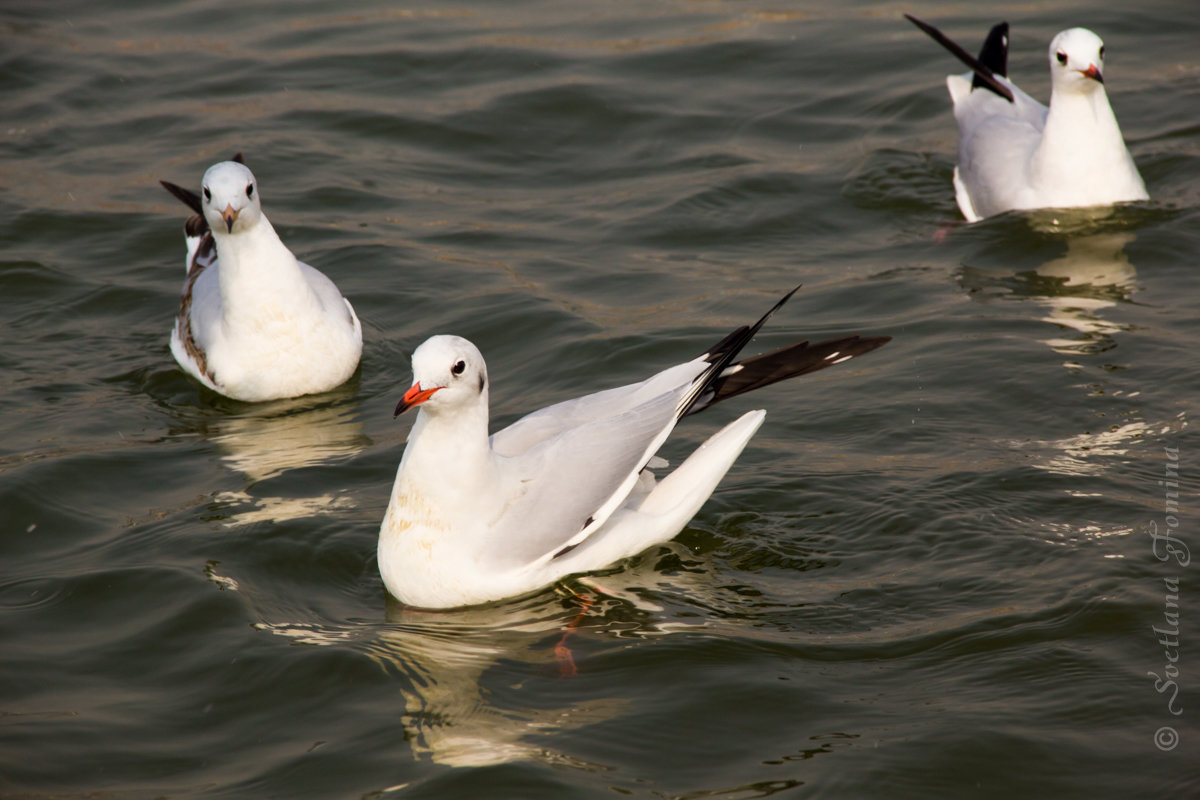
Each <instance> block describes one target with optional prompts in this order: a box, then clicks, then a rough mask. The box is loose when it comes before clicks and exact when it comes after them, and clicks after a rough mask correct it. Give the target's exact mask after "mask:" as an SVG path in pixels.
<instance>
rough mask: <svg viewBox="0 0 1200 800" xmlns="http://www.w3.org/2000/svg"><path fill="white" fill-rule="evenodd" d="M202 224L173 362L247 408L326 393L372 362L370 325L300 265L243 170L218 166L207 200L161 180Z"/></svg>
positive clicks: (192, 241)
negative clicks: (366, 356)
mask: <svg viewBox="0 0 1200 800" xmlns="http://www.w3.org/2000/svg"><path fill="white" fill-rule="evenodd" d="M160 183H162V185H163V186H164V187H166V189H167V190H168V191H169V192H171V194H173V195H175V196H176V197H178V198H179V199H180V200H182V201H183V202H184V203H186V204H187V205H188V207H189V208H191V209H192V210H193V211H194V212H196V215H195V216H193V217H191V218H190V219H188V221H187V223H186V224H185V225H184V234H185V236H186V238H187V261H186V268H187V278H186V280H185V281H184V283H183V293H182V297H181V298H180V302H179V316H178V317H177V318H176V320H175V329H174V330H173V331H172V332H171V353H172V354H173V355H174V356H175V360H176V361H178V362H179V365H180V366H181V367H183V369H184V370H185V371H186V372H187V373H189V374H190V375H192V376H193V377H195V378H196V380H198V381H200V382H201V383H203V384H204V385H205V386H207V387H208V388H210V389H212V390H213V391H216V392H220V393H221V394H223V395H225V396H226V397H232V398H234V399H235V400H245V401H247V402H260V401H264V400H277V399H280V398H284V397H297V396H299V395H304V394H311V393H314V392H324V391H328V390H329V389H332V388H334V387H335V386H339V385H341V384H342V383H345V382H346V380H348V379H349V378H350V376H351V375H352V374H354V370H355V369H356V368H357V367H358V360H359V357H360V356H361V355H362V325H361V324H360V323H359V321H358V317H357V316H356V315H355V313H354V309H353V307H351V305H350V302H349V301H348V300H346V299H345V298H344V297H342V295H341V292H339V291H338V288H337V286H335V285H334V284H333V281H331V280H329V278H327V277H325V275H323V274H322V273H321V272H319V271H318V270H316V269H315V268H313V267H310V266H309V265H308V264H305V263H304V262H302V261H299V260H297V259H296V257H295V256H294V255H292V251H291V250H289V249H288V248H287V246H286V245H284V243H283V242H282V241H280V239H279V235H278V234H276V233H275V229H274V228H273V227H271V223H270V222H268V221H267V217H266V215H264V214H263V213H262V206H261V205H260V202H259V192H258V182H257V181H256V180H255V179H254V174H253V173H252V172H250V170H249V169H247V168H246V166H245V164H243V163H242V158H241V153H238V154H237V155H236V156H234V158H233V160H232V161H222V162H221V163H219V164H214V165H213V166H211V167H209V169H208V171H207V172H205V173H204V180H203V181H202V183H201V187H202V188H201V194H202V195H203V197H201V196H200V195H197V194H196V193H194V192H192V191H190V190H188V189H184V188H182V187H180V186H176V185H175V184H173V183H168V182H167V181H160Z"/></svg>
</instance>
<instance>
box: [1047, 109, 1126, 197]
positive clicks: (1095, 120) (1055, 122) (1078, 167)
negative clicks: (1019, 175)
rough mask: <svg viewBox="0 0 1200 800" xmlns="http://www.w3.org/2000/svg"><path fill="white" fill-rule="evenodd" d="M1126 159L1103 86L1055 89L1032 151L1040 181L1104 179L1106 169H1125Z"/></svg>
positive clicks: (1058, 181)
mask: <svg viewBox="0 0 1200 800" xmlns="http://www.w3.org/2000/svg"><path fill="white" fill-rule="evenodd" d="M1125 162H1130V164H1129V165H1130V166H1131V165H1132V162H1131V161H1130V159H1129V155H1128V151H1127V150H1126V149H1125V140H1124V139H1123V138H1122V137H1121V128H1120V127H1119V126H1118V125H1117V118H1116V116H1114V115H1113V111H1112V107H1111V106H1110V105H1109V104H1108V95H1107V94H1105V92H1104V87H1102V86H1097V87H1096V88H1095V89H1094V90H1093V91H1090V92H1070V91H1062V92H1056V93H1055V95H1054V97H1053V98H1051V103H1050V110H1049V113H1048V114H1047V115H1046V126H1045V128H1044V129H1043V131H1042V140H1041V143H1040V144H1039V145H1038V148H1037V151H1036V152H1035V153H1034V155H1033V169H1034V174H1036V175H1038V176H1040V180H1041V181H1042V182H1047V183H1051V184H1055V183H1057V184H1060V185H1062V186H1070V185H1073V184H1079V183H1080V182H1081V180H1083V181H1087V180H1103V179H1104V173H1105V172H1110V171H1111V170H1113V169H1127V168H1128V167H1127V166H1126V163H1125Z"/></svg>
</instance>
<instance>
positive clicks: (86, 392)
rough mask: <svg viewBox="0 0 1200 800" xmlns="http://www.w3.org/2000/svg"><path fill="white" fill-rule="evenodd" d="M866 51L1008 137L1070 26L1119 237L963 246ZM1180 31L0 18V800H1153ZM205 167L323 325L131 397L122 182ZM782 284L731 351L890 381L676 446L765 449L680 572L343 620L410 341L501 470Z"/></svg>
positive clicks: (1026, 8) (695, 536)
mask: <svg viewBox="0 0 1200 800" xmlns="http://www.w3.org/2000/svg"><path fill="white" fill-rule="evenodd" d="M905 11H908V12H911V13H914V14H916V15H917V16H921V17H923V18H926V19H928V20H929V21H931V22H933V23H935V24H937V25H939V26H941V27H942V28H943V29H945V30H946V31H947V32H948V33H950V34H951V35H953V36H955V37H960V38H961V39H962V40H963V41H964V43H965V44H966V45H968V49H972V50H973V49H975V47H977V45H978V43H979V41H981V40H982V37H983V35H984V34H985V32H986V30H987V28H988V27H989V26H990V25H991V24H992V23H994V22H996V21H998V20H999V19H1007V20H1008V21H1009V22H1010V23H1011V24H1012V54H1011V61H1010V70H1011V74H1012V75H1013V76H1014V77H1015V78H1016V79H1017V81H1018V82H1019V83H1021V84H1022V85H1023V86H1024V87H1025V88H1026V89H1028V90H1029V91H1031V92H1032V93H1033V94H1035V95H1037V96H1039V97H1042V98H1045V97H1046V96H1047V92H1048V77H1047V73H1046V66H1045V59H1046V54H1045V48H1046V44H1047V42H1048V41H1049V39H1050V38H1051V36H1052V35H1053V34H1054V33H1055V32H1056V31H1058V30H1060V29H1062V28H1066V27H1069V26H1072V25H1086V26H1087V27H1090V28H1093V29H1094V30H1096V31H1097V32H1099V33H1100V34H1101V35H1102V36H1103V37H1104V38H1105V41H1106V44H1107V48H1108V63H1107V66H1106V70H1105V71H1106V80H1107V85H1108V89H1109V92H1110V96H1111V98H1112V101H1113V105H1114V108H1115V109H1116V113H1117V115H1118V118H1119V119H1120V121H1121V124H1122V127H1123V130H1124V132H1125V135H1126V138H1127V140H1128V142H1129V144H1130V149H1131V152H1132V153H1133V156H1134V158H1135V160H1136V161H1137V163H1138V166H1139V167H1140V169H1141V171H1142V174H1143V175H1144V176H1145V178H1146V182H1147V185H1148V187H1149V190H1150V193H1151V195H1152V200H1151V201H1150V202H1146V203H1139V204H1135V205H1133V206H1130V207H1126V208H1121V209H1118V210H1112V211H1106V212H1095V213H1092V212H1079V213H1072V214H1052V213H1043V214H1032V215H1009V216H1004V217H1000V218H995V219H992V220H988V221H985V222H983V223H980V224H976V225H970V226H966V225H963V224H961V222H960V217H959V214H958V212H957V208H956V206H955V204H954V199H953V194H952V191H951V187H950V175H951V170H952V167H953V153H954V146H955V136H956V134H955V130H954V127H953V119H952V116H951V113H950V108H949V99H948V97H947V95H946V92H945V88H944V85H943V79H944V76H945V75H946V74H947V73H949V72H955V71H958V68H957V67H956V66H955V62H954V61H953V60H952V59H951V57H950V56H949V55H948V54H946V53H945V52H943V51H942V50H941V49H940V48H938V47H937V46H936V45H935V44H934V43H933V42H931V41H930V40H928V39H927V38H926V37H925V36H924V35H923V34H921V33H920V32H919V31H917V30H916V29H915V28H913V27H912V26H911V25H909V24H908V23H907V22H906V21H905V20H904V19H903V18H902V16H901V14H902V13H903V12H905ZM1198 38H1200V17H1197V16H1196V13H1195V9H1194V8H1193V7H1192V5H1191V4H1189V3H1184V2H1174V3H1172V2H1147V3H1142V4H1139V6H1138V7H1137V9H1136V10H1133V9H1127V8H1122V7H1120V6H1119V4H1118V5H1113V4H1098V3H1082V2H1066V3H1048V2H1034V3H1001V4H999V5H996V4H988V5H986V6H984V5H982V4H972V5H970V6H968V5H966V4H962V5H958V4H955V5H950V4H935V3H926V4H916V5H905V4H893V3H840V4H837V3H812V4H809V3H804V4H802V3H788V2H784V3H780V4H774V5H762V4H756V3H754V2H745V3H743V2H666V1H662V2H660V1H659V0H651V2H642V3H618V2H597V3H577V4H560V3H537V2H523V1H522V2H512V3H472V2H448V3H443V4H420V3H385V2H363V3H352V4H349V5H347V4H344V3H334V2H326V1H325V0H321V1H319V2H310V3H290V2H281V1H280V0H264V1H263V2H254V0H251V1H250V2H238V3H231V2H224V0H220V1H217V2H214V1H212V0H205V2H179V3H158V2H136V3H135V2H128V3H95V2H78V1H77V2H66V1H64V2H48V3H40V4H33V3H26V4H23V5H21V4H9V7H8V8H6V9H5V10H4V11H2V12H0V109H2V110H3V120H2V124H0V187H2V190H0V243H2V247H0V381H2V387H3V391H2V392H0V436H2V438H0V525H2V528H0V642H3V646H2V647H0V795H2V796H4V797H21V798H26V797H35V798H69V797H121V798H126V797H128V798H159V797H171V798H190V797H231V798H232V797H238V798H241V797H280V798H284V797H286V798H310V797H311V798H328V797H348V798H355V797H376V798H378V797H390V796H397V797H431V798H432V797H437V798H445V797H505V798H509V797H511V798H540V797H547V798H548V797H555V798H561V797H571V798H585V797H596V798H609V797H612V796H613V795H614V793H615V794H616V795H618V796H633V797H644V798H666V797H686V798H700V797H710V796H711V797H725V798H736V799H737V800H745V799H747V798H754V797H766V796H768V795H779V796H782V797H803V796H812V797H837V798H863V797H897V798H906V797H912V798H926V797H996V798H1011V797H1014V796H1034V797H1051V796H1053V797H1064V796H1071V797H1088V798H1098V797H1105V798H1109V797H1111V798H1131V797H1158V796H1162V797H1183V796H1194V795H1195V793H1196V791H1197V786H1198V785H1200V767H1198V766H1197V764H1200V761H1198V760H1197V759H1196V757H1195V756H1196V753H1197V752H1200V751H1198V750H1197V744H1198V743H1200V726H1198V725H1197V724H1196V721H1197V719H1200V701H1198V698H1200V682H1198V681H1197V680H1196V678H1195V676H1196V675H1197V674H1198V671H1200V649H1198V648H1197V642H1200V625H1197V619H1198V618H1200V606H1198V605H1197V603H1196V601H1195V599H1194V598H1195V597H1196V596H1197V593H1198V592H1200V582H1198V581H1197V575H1198V574H1200V572H1198V570H1200V566H1197V564H1195V563H1190V562H1188V561H1187V559H1186V558H1184V555H1183V554H1184V551H1183V550H1182V549H1180V548H1181V547H1183V546H1184V545H1178V546H1176V547H1175V549H1174V551H1170V550H1168V549H1167V547H1168V546H1169V545H1172V542H1170V541H1166V540H1163V539H1162V538H1161V537H1162V536H1165V535H1167V534H1168V533H1169V534H1173V535H1174V536H1175V542H1176V543H1177V544H1178V542H1183V543H1190V544H1191V545H1196V544H1197V542H1200V537H1197V535H1196V533H1195V531H1196V527H1195V525H1194V522H1195V520H1197V519H1200V505H1198V504H1197V502H1196V498H1197V496H1198V494H1200V488H1198V487H1200V483H1197V481H1195V480H1194V479H1193V475H1197V474H1200V440H1198V439H1197V437H1196V435H1195V433H1194V429H1193V428H1192V427H1191V422H1192V418H1193V416H1194V415H1195V414H1196V413H1197V397H1198V391H1200V371H1198V369H1197V367H1198V362H1197V356H1196V353H1197V352H1198V350H1200V301H1198V298H1200V263H1198V262H1200V256H1198V255H1197V254H1198V253H1200V213H1198V212H1200V188H1198V187H1200V125H1198V124H1197V119H1200V62H1197V59H1196V49H1195V43H1196V41H1197V39H1198ZM238 151H243V152H244V153H245V155H246V160H247V162H248V164H249V165H250V166H251V168H252V169H253V170H254V171H255V173H256V175H257V177H258V179H259V182H260V190H261V194H262V196H263V198H264V208H265V210H266V213H267V214H268V215H269V216H270V218H271V220H272V221H273V223H274V224H275V227H276V228H277V229H278V230H279V231H280V233H281V235H282V236H283V237H284V240H285V241H286V242H288V243H289V245H290V246H291V247H292V249H293V250H294V251H295V252H296V253H297V254H298V255H299V256H300V257H301V258H303V259H304V260H306V261H308V262H310V263H312V264H314V265H317V266H319V267H320V268H321V269H322V270H324V271H325V272H326V273H327V274H329V275H330V276H331V277H332V278H333V279H334V280H335V281H337V283H338V284H339V286H340V287H341V289H342V291H343V292H344V293H345V294H346V296H347V297H349V298H350V300H351V301H352V302H353V303H354V305H355V307H356V309H357V310H358V313H359V315H360V317H361V318H362V321H363V327H364V333H365V340H366V343H365V350H364V356H363V362H362V367H361V369H360V371H359V374H358V375H356V376H355V378H354V379H353V380H352V381H351V382H350V383H349V384H347V385H346V386H344V387H342V388H340V389H338V390H337V391H334V392H331V393H329V394H326V395H320V396H316V397H308V398H302V399H299V400H295V401H289V402H281V403H273V404H266V405H258V406H251V405H244V404H240V403H236V402H233V401H229V400H225V399H222V398H220V397H218V396H215V395H213V394H212V393H209V392H208V391H206V390H204V389H203V388H201V387H199V386H198V385H197V384H196V383H195V382H194V381H192V380H190V379H189V378H187V377H186V376H185V375H184V374H183V373H182V372H181V371H180V370H179V369H178V368H177V367H176V365H175V364H174V362H173V361H172V359H171V356H170V353H169V351H168V347H167V341H168V333H169V330H170V327H171V324H172V317H173V314H174V312H175V309H176V308H177V305H178V293H179V288H180V285H181V282H182V279H183V258H184V249H183V239H182V230H181V226H182V222H183V219H184V217H185V216H186V214H187V211H186V209H184V208H183V207H182V206H181V205H179V204H178V203H177V202H176V201H175V200H174V199H173V198H171V197H170V196H169V195H167V194H166V193H165V192H163V191H162V190H161V188H160V187H159V186H158V184H157V181H158V179H160V178H164V179H167V180H171V181H174V182H176V183H180V184H183V185H187V186H198V184H199V180H200V176H201V174H202V173H203V171H204V169H205V168H206V167H207V166H209V165H210V164H212V163H213V162H216V161H219V160H223V159H225V158H227V157H229V156H231V155H232V154H233V153H235V152H238ZM797 283H803V284H804V288H803V289H802V290H801V292H800V293H798V294H797V295H796V297H795V298H794V299H793V300H792V301H791V303H789V304H788V305H787V306H786V307H785V308H784V309H783V310H782V311H781V312H780V313H779V314H778V315H777V316H776V318H775V319H774V320H772V322H771V324H770V325H769V326H768V327H767V328H765V329H764V330H763V331H762V332H761V334H760V336H759V337H758V340H757V342H756V343H755V345H754V347H755V348H756V349H762V350H766V349H769V348H772V347H776V346H780V345H783V344H786V343H789V342H791V341H794V340H795V339H798V338H801V337H828V336H835V335H842V334H847V333H864V334H890V335H892V336H894V337H895V340H894V341H893V342H892V343H891V344H889V345H888V346H887V347H886V348H884V349H882V350H880V351H878V352H876V353H872V354H870V355H869V356H866V357H864V358H862V359H861V360H857V361H854V362H852V363H851V364H848V365H845V366H842V367H838V368H836V369H831V370H828V371H825V372H821V373H819V374H817V375H814V376H811V377H806V378H803V379H801V380H798V381H795V382H792V383H786V384H781V385H779V386H775V387H772V388H769V389H765V390H763V391H761V392H759V393H758V394H757V395H756V396H755V398H751V399H746V398H743V399H739V400H736V401H731V402H730V404H729V406H728V407H721V406H719V407H718V408H716V409H714V410H713V411H711V412H706V413H705V414H703V415H700V416H699V417H697V418H694V419H689V420H688V421H687V423H686V424H684V425H682V426H681V427H680V429H679V430H678V432H677V434H676V436H675V437H674V439H673V442H672V444H671V445H670V446H669V447H668V449H667V453H666V455H668V457H670V458H672V459H673V460H676V461H677V460H678V459H679V458H681V457H682V456H684V455H686V454H687V453H688V452H689V450H690V448H693V447H695V446H696V445H697V444H699V443H700V442H701V441H703V439H704V438H705V437H706V436H707V435H708V434H710V433H712V432H713V431H715V430H716V429H717V428H718V427H720V426H721V425H723V424H724V423H726V422H728V421H729V420H730V419H732V418H733V416H734V415H735V414H737V413H740V411H743V410H746V409H749V408H754V407H763V408H766V409H767V411H768V414H767V419H766V423H765V424H764V426H763V428H762V430H761V431H760V432H759V433H758V435H757V436H756V437H755V439H754V440H753V441H752V442H751V444H750V446H749V447H748V448H747V450H746V452H745V453H744V454H743V456H742V458H741V459H740V460H739V462H738V463H737V464H736V465H735V467H734V468H733V470H732V471H731V472H730V474H729V475H728V476H727V477H726V479H725V481H724V482H723V483H722V485H721V487H720V488H719V489H718V491H717V493H716V494H715V495H714V497H713V498H712V500H710V501H709V503H708V504H707V505H706V506H705V507H704V509H703V510H702V511H701V512H700V514H699V515H698V516H697V517H696V518H695V519H694V520H693V521H692V523H691V524H690V525H689V526H688V527H687V529H686V530H685V531H684V532H683V533H682V534H680V536H679V537H677V539H676V540H674V541H673V542H671V543H670V544H668V545H666V546H663V547H659V548H655V549H653V550H651V551H649V552H646V553H644V554H642V555H641V556H639V557H637V558H635V559H633V560H631V561H629V562H627V563H623V564H620V565H616V566H614V568H613V569H611V570H608V571H606V572H605V573H604V574H601V575H594V576H589V577H587V578H586V579H578V580H572V581H570V582H569V583H567V584H564V585H561V586H558V587H554V588H552V589H548V590H546V591H543V592H541V593H538V594H535V595H533V596H530V597H526V598H522V599H517V600H514V601H511V602H508V603H500V604H495V605H492V606H487V607H482V608H476V609H469V610H464V611H460V612H446V613H429V612H418V611H414V610H412V609H406V608H403V607H401V606H399V605H398V604H396V603H395V602H394V601H389V600H388V598H387V596H386V593H385V592H384V589H383V586H382V583H381V581H380V578H379V574H378V570H377V567H376V564H375V542H376V536H377V532H378V526H379V522H380V520H381V518H382V516H383V512H384V508H385V506H386V504H387V498H388V493H389V490H390V487H391V483H392V480H393V477H394V474H395V469H396V465H397V463H398V462H399V459H400V455H401V453H402V451H403V442H404V438H405V435H406V432H407V430H408V426H409V425H410V424H411V419H407V418H402V419H400V420H395V421H394V420H393V419H392V414H391V410H392V408H393V406H394V405H395V403H396V401H397V400H398V399H399V396H400V394H402V393H403V391H404V389H406V388H407V386H408V385H409V381H410V378H411V373H410V370H409V363H408V359H409V356H410V354H411V352H412V350H413V348H415V347H416V345H417V344H419V343H420V342H421V341H422V340H423V339H424V338H425V337H427V336H429V335H431V334H434V333H448V332H453V333H458V334H461V335H464V336H467V337H469V338H471V339H472V340H473V341H475V342H476V343H478V344H479V345H480V347H481V349H482V350H483V352H484V354H485V356H486V357H487V359H488V364H489V368H490V370H491V375H492V406H493V417H494V419H495V421H496V422H497V423H503V422H506V421H511V420H512V419H515V418H516V417H517V416H518V415H520V414H521V413H524V412H526V411H528V410H531V409H533V408H536V407H540V406H542V405H545V404H547V403H550V402H553V401H556V400H560V399H564V398H567V397H570V396H573V395H575V394H579V393H583V392H588V391H594V390H598V389H602V388H606V387H607V386H611V385H617V384H619V383H621V382H628V381H632V380H635V379H639V378H641V377H643V376H645V375H647V374H649V372H651V371H653V370H655V369H657V368H659V367H662V366H666V365H669V364H672V363H676V362H677V361H680V360H683V359H685V358H688V357H691V356H692V355H694V354H696V353H698V352H702V351H703V349H704V348H705V347H706V346H708V345H709V344H711V343H712V342H714V341H716V340H717V339H718V338H720V337H721V336H722V335H724V333H725V332H726V331H727V330H729V329H730V328H731V327H733V326H735V325H738V324H742V323H744V322H748V321H751V320H753V319H754V318H756V317H757V316H758V315H759V314H760V313H761V312H762V311H763V310H765V309H766V308H767V307H768V306H769V305H770V304H771V303H772V302H773V301H774V299H775V298H776V297H778V296H779V295H781V294H783V293H784V292H785V291H787V290H788V289H789V288H791V287H792V286H794V285H795V284H797ZM735 406H736V407H735ZM1176 478H1178V480H1176ZM1176 484H1177V485H1176ZM1175 494H1177V495H1178V497H1177V498H1176V497H1172V495H1175ZM1155 534H1157V535H1158V536H1159V537H1160V538H1159V539H1157V540H1156V539H1155V538H1154V535H1155ZM1156 548H1157V549H1156ZM1160 556H1161V559H1160V558H1159V557H1160ZM1156 627H1157V628H1159V629H1160V631H1159V632H1155V628H1156ZM1162 630H1168V631H1170V630H1175V631H1176V633H1174V634H1171V633H1166V634H1164V633H1162ZM1160 638H1162V639H1164V640H1166V643H1162V642H1159V641H1156V640H1158V639H1160ZM1176 640H1178V641H1179V644H1178V645H1172V644H1171V643H1170V642H1172V641H1176ZM1172 658H1174V659H1176V660H1175V661H1174V662H1172V661H1171V659H1172ZM1156 676H1157V677H1158V678H1160V679H1163V680H1166V679H1168V678H1169V677H1172V676H1173V677H1174V683H1173V684H1172V683H1164V682H1160V683H1159V685H1158V688H1156ZM1160 690H1161V691H1160ZM1173 710H1175V711H1181V713H1179V714H1174V713H1172V711H1173ZM1172 734H1174V735H1175V736H1176V737H1177V739H1174V740H1173V739H1172ZM1172 747H1173V749H1172Z"/></svg>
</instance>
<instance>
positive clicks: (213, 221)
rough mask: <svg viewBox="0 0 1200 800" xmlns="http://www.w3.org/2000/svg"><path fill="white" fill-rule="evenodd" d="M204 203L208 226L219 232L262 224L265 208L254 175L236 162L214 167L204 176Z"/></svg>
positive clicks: (232, 231) (214, 165) (202, 201)
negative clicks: (260, 199)
mask: <svg viewBox="0 0 1200 800" xmlns="http://www.w3.org/2000/svg"><path fill="white" fill-rule="evenodd" d="M200 202H201V204H202V205H203V207H204V218H205V219H206V220H208V226H209V227H210V228H212V229H213V230H214V231H217V232H218V233H234V232H235V231H244V230H247V229H249V228H251V227H253V226H254V225H255V224H257V223H258V219H259V217H260V216H262V206H261V205H260V204H259V199H258V181H256V180H254V173H253V172H251V171H250V170H249V169H247V168H246V166H245V165H244V164H239V163H237V162H236V161H222V162H221V163H220V164H213V165H212V166H211V167H209V168H208V171H207V172H205V173H204V180H203V182H202V183H201V186H200Z"/></svg>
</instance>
